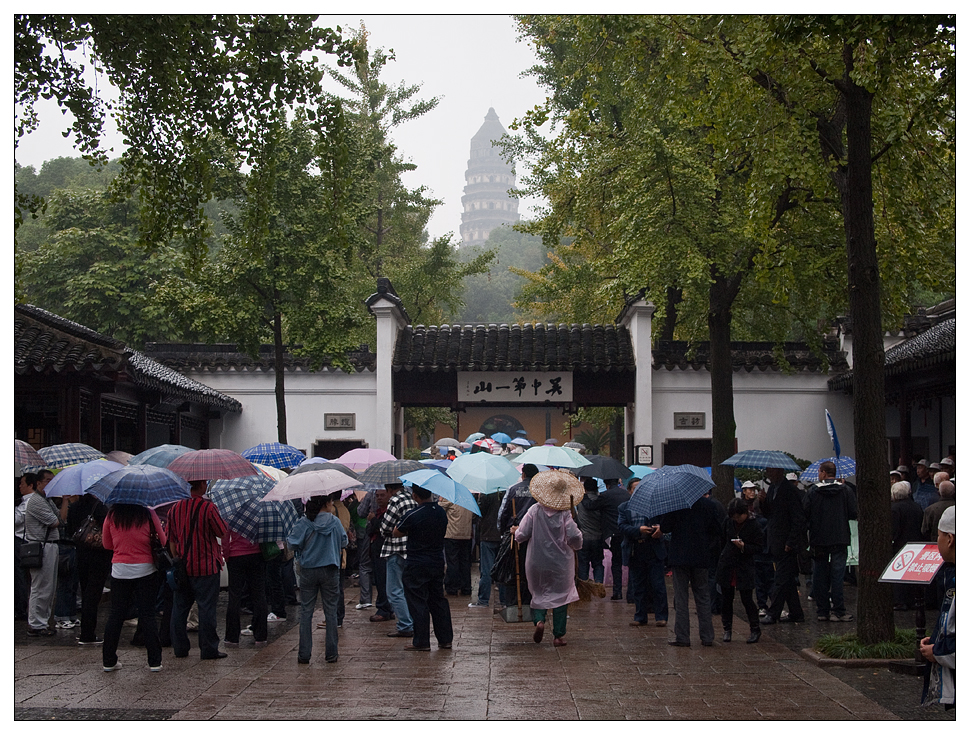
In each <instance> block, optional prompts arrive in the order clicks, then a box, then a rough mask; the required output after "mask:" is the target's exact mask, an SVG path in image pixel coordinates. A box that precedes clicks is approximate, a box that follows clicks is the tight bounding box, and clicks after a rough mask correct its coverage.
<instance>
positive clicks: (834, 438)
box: [825, 408, 842, 459]
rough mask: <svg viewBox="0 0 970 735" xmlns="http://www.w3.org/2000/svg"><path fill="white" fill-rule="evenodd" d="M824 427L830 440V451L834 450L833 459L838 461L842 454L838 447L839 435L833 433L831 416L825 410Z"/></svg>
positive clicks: (833, 423) (833, 424)
mask: <svg viewBox="0 0 970 735" xmlns="http://www.w3.org/2000/svg"><path fill="white" fill-rule="evenodd" d="M825 425H826V428H828V430H829V437H830V438H831V439H832V449H834V450H835V458H836V459H838V458H839V456H840V455H841V453H842V449H841V448H840V447H839V435H838V434H837V433H836V432H835V422H834V421H832V414H830V413H829V410H828V409H827V408H826V409H825Z"/></svg>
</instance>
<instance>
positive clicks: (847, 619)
mask: <svg viewBox="0 0 970 735" xmlns="http://www.w3.org/2000/svg"><path fill="white" fill-rule="evenodd" d="M829 620H832V621H834V622H839V623H851V622H852V621H853V620H855V618H854V617H852V613H843V614H842V615H836V614H835V613H832V614H831V615H830V616H829Z"/></svg>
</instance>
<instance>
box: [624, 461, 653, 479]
mask: <svg viewBox="0 0 970 735" xmlns="http://www.w3.org/2000/svg"><path fill="white" fill-rule="evenodd" d="M630 469H631V470H632V471H633V476H634V477H635V478H637V479H638V480H642V479H643V478H644V477H646V476H647V475H650V474H653V473H654V472H656V471H657V468H656V467H647V466H646V465H642V464H631V465H630Z"/></svg>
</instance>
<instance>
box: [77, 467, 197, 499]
mask: <svg viewBox="0 0 970 735" xmlns="http://www.w3.org/2000/svg"><path fill="white" fill-rule="evenodd" d="M88 492H89V493H90V494H91V495H94V496H96V497H97V498H98V499H99V500H101V501H102V502H103V503H104V504H105V505H112V504H114V503H127V504H130V505H143V506H145V507H146V508H154V507H155V506H157V505H164V504H165V503H174V502H175V501H176V500H184V499H185V498H188V497H190V495H191V493H190V492H189V483H187V482H186V481H185V480H183V479H182V478H181V477H179V476H178V475H176V474H175V473H174V472H172V471H171V470H169V469H166V468H164V467H154V466H152V465H150V464H136V465H127V466H123V467H122V468H121V469H120V470H115V471H114V472H112V473H110V474H107V475H105V476H104V477H102V478H101V479H100V480H98V481H97V482H96V483H94V484H93V485H92V486H91V487H89V488H88Z"/></svg>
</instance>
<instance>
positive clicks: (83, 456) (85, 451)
mask: <svg viewBox="0 0 970 735" xmlns="http://www.w3.org/2000/svg"><path fill="white" fill-rule="evenodd" d="M38 454H40V456H41V457H43V458H44V464H45V465H46V466H47V467H49V468H50V469H52V470H53V469H57V468H58V467H68V466H70V465H72V464H80V463H81V462H91V461H92V460H95V459H104V453H103V452H99V451H98V450H97V449H95V448H94V447H90V446H88V445H87V444H77V443H69V444H55V445H54V446H51V447H43V448H42V449H41V450H40V451H39V452H38Z"/></svg>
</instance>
